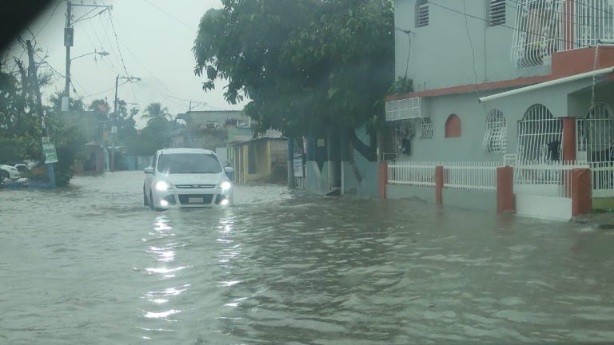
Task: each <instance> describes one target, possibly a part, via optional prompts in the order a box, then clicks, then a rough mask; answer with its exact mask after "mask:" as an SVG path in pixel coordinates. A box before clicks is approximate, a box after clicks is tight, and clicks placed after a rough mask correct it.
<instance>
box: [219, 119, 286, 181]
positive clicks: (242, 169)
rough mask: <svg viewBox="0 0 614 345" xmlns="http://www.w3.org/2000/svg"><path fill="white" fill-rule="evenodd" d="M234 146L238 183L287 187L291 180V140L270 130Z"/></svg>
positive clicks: (234, 166)
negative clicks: (289, 157) (281, 184)
mask: <svg viewBox="0 0 614 345" xmlns="http://www.w3.org/2000/svg"><path fill="white" fill-rule="evenodd" d="M237 139H238V140H236V141H234V142H230V143H229V146H230V151H231V152H232V154H231V156H232V166H233V168H234V178H235V182H237V183H249V182H267V183H286V182H287V178H288V158H287V155H288V140H287V139H286V138H285V137H283V136H282V133H281V132H279V131H275V130H269V131H267V132H266V133H264V134H262V135H258V136H256V137H255V138H249V139H247V140H241V138H238V137H237Z"/></svg>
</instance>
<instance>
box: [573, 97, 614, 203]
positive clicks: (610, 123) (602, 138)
mask: <svg viewBox="0 0 614 345" xmlns="http://www.w3.org/2000/svg"><path fill="white" fill-rule="evenodd" d="M612 115H613V113H612V109H611V108H610V106H609V105H608V104H605V103H596V104H595V105H594V106H593V107H592V108H591V110H590V111H589V112H588V113H587V114H586V118H584V119H582V118H579V119H577V120H576V128H577V130H576V133H577V134H576V154H577V159H578V161H580V162H582V161H584V162H588V163H589V165H590V167H591V170H592V172H593V175H592V181H593V196H594V197H611V196H614V147H613V146H614V118H613V117H612Z"/></svg>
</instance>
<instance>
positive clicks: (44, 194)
mask: <svg viewBox="0 0 614 345" xmlns="http://www.w3.org/2000/svg"><path fill="white" fill-rule="evenodd" d="M74 184H75V186H74V187H72V188H71V189H69V190H63V191H57V192H53V191H2V192H0V204H2V205H3V206H2V207H3V211H2V212H3V213H2V215H3V216H2V217H3V218H2V220H3V225H2V226H1V227H0V237H1V238H2V241H0V253H1V254H0V281H2V282H3V283H2V285H0V309H1V310H2V311H3V313H1V314H0V343H2V344H4V343H7V344H31V343H62V344H83V343H110V344H132V343H139V342H145V343H151V344H177V343H179V344H265V343H267V344H409V343H449V342H451V341H464V342H477V341H484V342H491V343H500V342H529V341H535V342H545V341H558V342H562V341H575V342H589V341H593V342H597V341H607V340H610V341H612V340H614V331H613V330H612V329H613V328H612V327H611V326H612V324H613V322H614V318H613V317H612V315H614V293H613V292H612V291H614V290H613V289H612V285H613V283H614V271H612V269H611V267H614V259H613V257H612V254H611V253H612V250H611V248H612V246H613V245H614V236H613V234H612V233H611V232H582V231H580V230H581V228H582V227H580V226H576V225H574V224H563V223H548V222H540V221H533V220H526V219H518V218H515V217H509V216H504V217H497V216H495V215H492V214H490V213H480V212H473V211H462V210H455V209H445V210H441V209H438V208H436V207H434V206H433V205H429V204H425V203H422V202H420V201H417V200H405V201H384V202H382V201H378V200H366V199H355V198H354V199H353V198H341V199H338V198H320V197H313V196H305V195H301V194H300V193H293V192H288V191H287V190H286V189H285V188H284V187H276V186H249V187H248V186H240V187H239V188H238V190H237V191H236V194H235V201H236V202H237V206H235V207H232V208H228V209H207V210H181V211H167V212H153V211H150V210H147V209H145V208H144V207H142V206H141V205H142V201H141V195H140V193H141V190H140V189H141V186H142V174H136V173H114V174H108V175H107V176H104V177H97V178H94V177H91V178H78V179H76V180H75V183H74ZM4 205H7V206H6V207H4ZM24 209H28V210H29V212H28V216H27V217H25V216H23V214H24V212H23V210H24Z"/></svg>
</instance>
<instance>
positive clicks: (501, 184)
mask: <svg viewBox="0 0 614 345" xmlns="http://www.w3.org/2000/svg"><path fill="white" fill-rule="evenodd" d="M514 211H516V205H515V203H514V168H512V167H510V166H506V167H498V168H497V213H503V212H514Z"/></svg>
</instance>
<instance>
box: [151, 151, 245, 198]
mask: <svg viewBox="0 0 614 345" xmlns="http://www.w3.org/2000/svg"><path fill="white" fill-rule="evenodd" d="M144 171H145V182H144V183H143V203H144V204H145V206H149V207H151V208H153V209H168V208H179V207H206V206H214V205H221V206H226V205H229V204H231V203H232V196H233V186H232V183H231V182H230V180H229V179H228V177H227V176H226V172H225V169H224V168H223V167H222V164H221V163H220V161H219V159H218V158H217V155H216V154H215V152H213V151H210V150H204V149H193V148H171V149H162V150H158V151H157V152H156V154H155V156H154V159H153V162H152V165H151V166H149V167H147V168H145V170H144Z"/></svg>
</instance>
